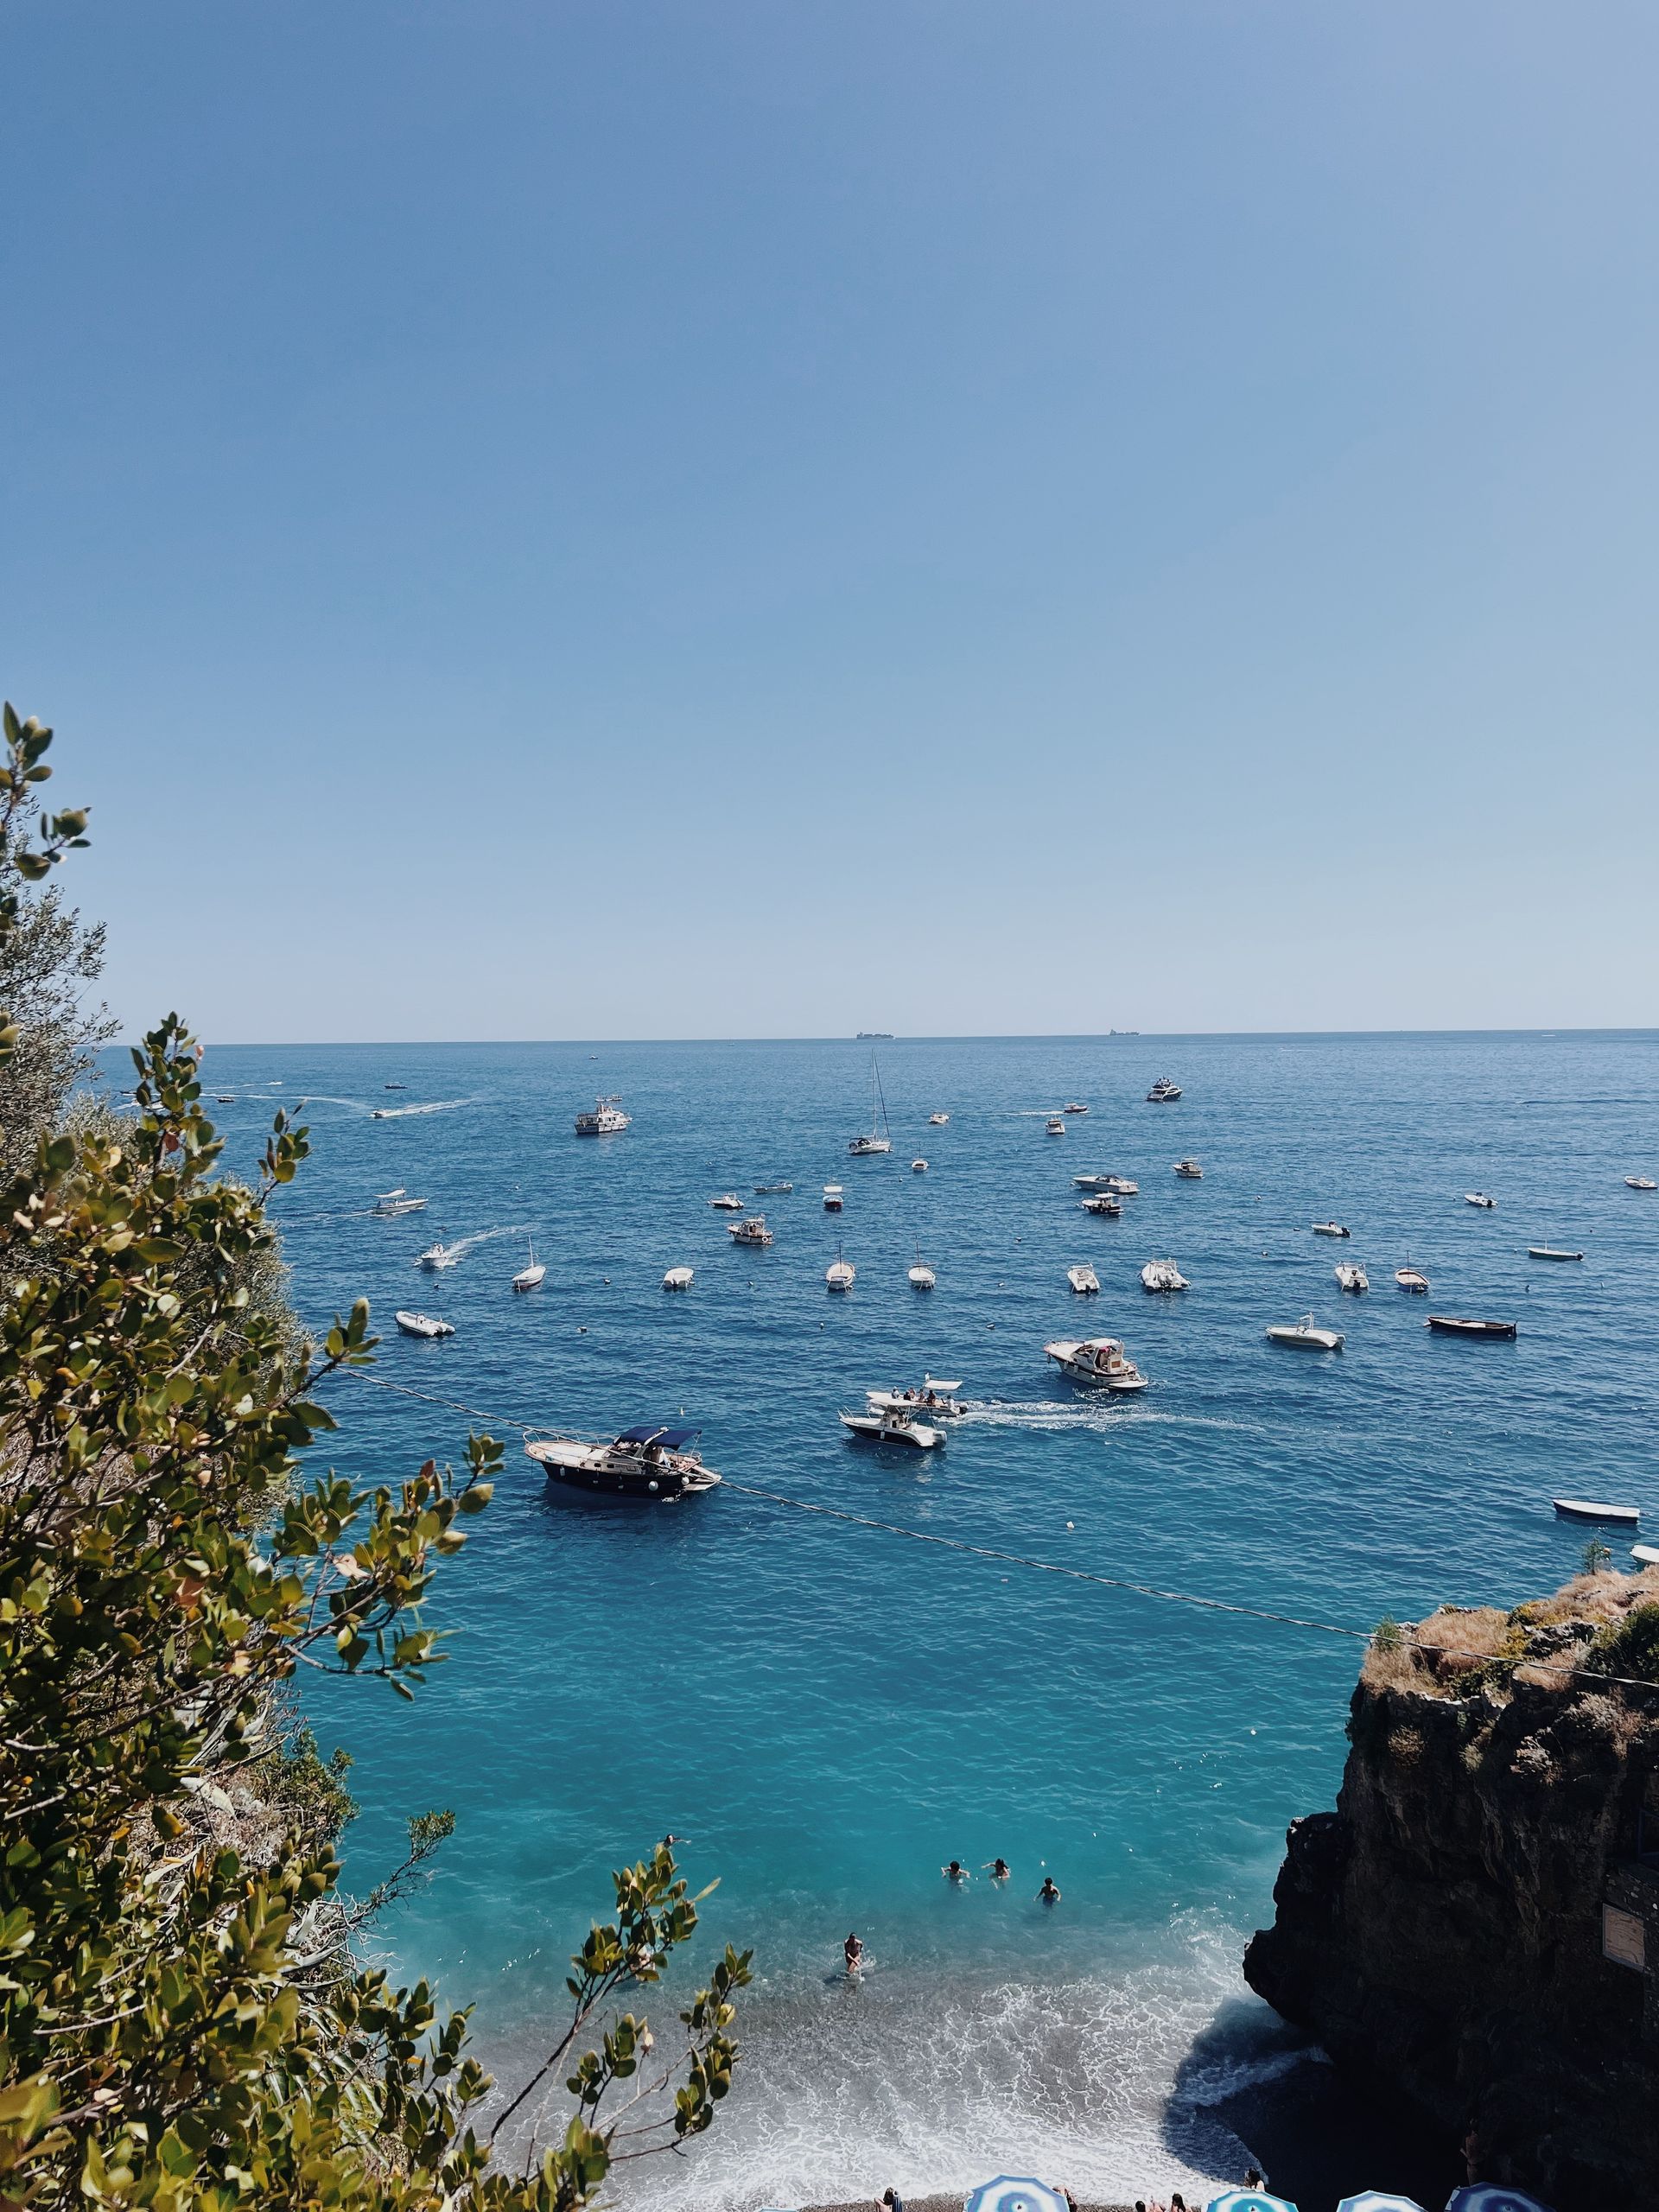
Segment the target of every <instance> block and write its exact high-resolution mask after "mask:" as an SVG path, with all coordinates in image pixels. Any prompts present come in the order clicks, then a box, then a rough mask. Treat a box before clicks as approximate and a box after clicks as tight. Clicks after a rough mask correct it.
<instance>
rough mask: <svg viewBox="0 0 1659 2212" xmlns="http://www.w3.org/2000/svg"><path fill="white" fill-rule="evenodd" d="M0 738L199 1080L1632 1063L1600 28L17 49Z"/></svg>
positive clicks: (6, 292) (739, 18)
mask: <svg viewBox="0 0 1659 2212" xmlns="http://www.w3.org/2000/svg"><path fill="white" fill-rule="evenodd" d="M0 81H3V84H4V86H5V90H6V113H7V135H8V152H7V156H6V183H5V188H4V193H3V196H0V255H3V262H0V298H3V302H4V308H5V314H4V340H3V359H0V400H3V447H0V464H3V486H0V493H3V517H4V529H3V533H0V688H3V689H4V690H5V691H6V692H7V693H8V694H9V696H11V697H12V698H14V699H15V700H16V702H17V703H18V705H19V706H20V707H21V708H22V709H24V710H25V711H32V712H35V713H39V714H41V715H43V716H44V717H46V718H47V719H48V720H50V721H53V722H54V723H55V725H56V727H57V728H58V731H59V743H58V757H59V759H60V762H61V768H60V784H59V785H58V786H57V787H56V788H57V789H58V790H59V791H61V793H62V795H63V797H64V798H66V799H68V798H75V799H87V800H90V801H91V802H92V804H93V808H94V813H93V817H92V820H93V829H94V835H95V839H96V845H95V849H94V851H93V852H92V854H90V855H86V856H85V859H84V861H81V862H79V863H78V864H77V866H76V869H75V874H74V884H75V890H76V893H77V895H78V897H79V899H80V900H81V903H82V904H83V906H86V908H87V909H88V910H89V911H92V912H99V913H101V914H102V915H104V916H105V917H106V918H107V919H108V920H109V922H110V924H111V934H112V944H113V957H112V960H111V975H110V987H111V999H112V1001H113V1002H114V1004H115V1005H116V1007H117V1008H118V1011H119V1013H120V1014H122V1015H123V1017H124V1019H126V1020H129V1021H130V1022H133V1023H137V1022H138V1021H141V1020H146V1019H148V1018H149V1017H151V1016H153V1015H154V1014H157V1013H159V1012H161V1011H162V1010H164V1009H165V1008H166V1007H168V1006H170V1005H173V1004H177V1005H179V1006H181V1007H182V1008H183V1009H185V1010H186V1011H187V1012H188V1014H190V1015H191V1016H192V1017H193V1019H194V1020H195V1021H196V1023H197V1024H198V1026H199V1027H200V1028H201V1030H202V1031H203V1032H204V1033H206V1034H207V1035H208V1036H209V1037H212V1038H217V1039H224V1040H230V1039H325V1038H354V1037H364V1038H372V1037H394V1038H404V1039H416V1038H422V1037H438V1038H462V1037H556V1036H594V1037H597V1036H605V1035H613V1036H628V1037H639V1036H653V1035H656V1036H699V1035H732V1034H739V1035H767V1034H778V1033H781V1034H796V1035H798V1034H817V1033H836V1032H841V1031H849V1030H852V1029H855V1028H859V1027H882V1028H892V1029H896V1030H900V1031H906V1032H911V1033H916V1032H921V1031H944V1032H953V1033H971V1032H977V1031H996V1032H1010V1031H1015V1032H1021V1031H1054V1030H1092V1029H1099V1028H1104V1027H1108V1026H1109V1025H1111V1024H1116V1026H1118V1027H1139V1028H1141V1029H1147V1030H1151V1029H1159V1028H1163V1029H1187V1028H1222V1029H1234V1028H1255V1027H1268V1028H1279V1027H1303V1028H1330V1027H1337V1028H1351V1027H1417V1026H1448V1027H1460V1026H1465V1025H1469V1026H1478V1027H1484V1026H1510V1025H1514V1026H1527V1025H1533V1024H1539V1025H1565V1024H1586V1025H1601V1024H1647V1023H1651V1022H1654V1021H1655V1020H1659V993H1656V977H1659V963H1656V957H1655V948H1656V943H1659V927H1656V924H1659V914H1656V904H1659V887H1656V886H1659V869H1656V867H1655V831H1656V824H1659V812H1656V803H1659V746H1656V743H1655V738H1654V725H1655V715H1656V696H1659V695H1656V676H1659V669H1656V658H1659V626H1656V620H1655V601H1656V547H1655V541H1656V522H1655V518H1656V513H1659V499H1656V493H1659V484H1656V459H1659V405H1656V395H1659V311H1656V310H1659V296H1656V288H1659V257H1656V251H1655V246H1656V210H1659V130H1656V126H1655V118H1654V87H1655V85H1656V82H1659V10H1656V8H1655V7H1654V6H1653V4H1652V0H1632V3H1631V4H1622V0H1605V4H1594V5H1591V6H1579V7H1573V6H1568V5H1564V4H1561V0H1551V4H1548V5H1540V4H1534V0H1458V4H1456V5H1447V4H1446V0H1433V4H1414V0H1347V3H1346V4H1341V5H1337V4H1332V0H1236V4H1220V3H1219V0H1136V3H1135V4H1123V3H1122V0H999V3H998V4H986V0H931V4H913V0H879V4H878V0H822V3H821V4H816V3H815V4H810V5H805V4H803V5H795V4H788V0H749V4H737V0H718V3H716V0H664V3H663V4H657V3H656V0H641V3H640V4H633V3H632V0H583V4H580V5H562V4H558V0H534V4H529V3H528V0H526V3H525V4H516V3H511V4H510V3H509V0H499V3H498V4H491V0H466V4H461V0H454V4H450V5H444V6H438V5H431V4H400V5H397V6H392V5H385V4H378V3H377V0H351V4H349V5H340V4H339V0H326V4H319V3H318V0H249V4H235V5H229V4H226V0H199V4H167V0H142V3H141V4H134V0H108V3H107V4H104V5H86V4H79V0H7V4H6V5H5V7H4V10H3V13H0Z"/></svg>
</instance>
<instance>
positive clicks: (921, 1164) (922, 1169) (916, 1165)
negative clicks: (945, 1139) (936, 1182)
mask: <svg viewBox="0 0 1659 2212" xmlns="http://www.w3.org/2000/svg"><path fill="white" fill-rule="evenodd" d="M910 1172H911V1173H912V1175H925V1174H926V1173H927V1162H926V1161H925V1160H912V1161H911V1163H910Z"/></svg>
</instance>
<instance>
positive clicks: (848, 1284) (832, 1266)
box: [823, 1244, 858, 1290]
mask: <svg viewBox="0 0 1659 2212" xmlns="http://www.w3.org/2000/svg"><path fill="white" fill-rule="evenodd" d="M857 1273H858V1270H857V1268H855V1266H854V1265H853V1263H852V1262H851V1261H850V1260H843V1259H842V1256H841V1247H840V1245H839V1244H837V1245H836V1256H835V1258H834V1259H833V1260H831V1261H830V1262H829V1266H828V1267H827V1268H825V1269H824V1271H823V1280H824V1281H825V1282H826V1283H827V1284H828V1285H829V1288H830V1289H831V1290H850V1289H851V1288H852V1287H853V1281H854V1278H855V1276H856V1275H857Z"/></svg>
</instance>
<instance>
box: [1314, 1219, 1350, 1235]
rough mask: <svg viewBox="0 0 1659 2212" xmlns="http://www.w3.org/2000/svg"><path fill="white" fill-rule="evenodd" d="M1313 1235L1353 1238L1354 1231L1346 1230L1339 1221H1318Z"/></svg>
mask: <svg viewBox="0 0 1659 2212" xmlns="http://www.w3.org/2000/svg"><path fill="white" fill-rule="evenodd" d="M1313 1234H1314V1235H1315V1236H1352V1235H1353V1231H1352V1230H1351V1229H1344V1227H1343V1225H1342V1224H1341V1223H1340V1222H1339V1221H1316V1222H1315V1223H1314V1224H1313Z"/></svg>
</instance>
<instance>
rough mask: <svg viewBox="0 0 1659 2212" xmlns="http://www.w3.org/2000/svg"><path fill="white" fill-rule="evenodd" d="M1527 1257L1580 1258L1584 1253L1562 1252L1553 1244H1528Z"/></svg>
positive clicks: (1540, 1258)
mask: <svg viewBox="0 0 1659 2212" xmlns="http://www.w3.org/2000/svg"><path fill="white" fill-rule="evenodd" d="M1527 1257H1528V1258H1529V1260H1581V1259H1582V1258H1583V1257H1584V1255H1583V1253H1582V1252H1564V1251H1562V1250H1561V1249H1560V1248H1559V1247H1558V1246H1556V1245H1554V1244H1529V1245H1528V1247H1527Z"/></svg>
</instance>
